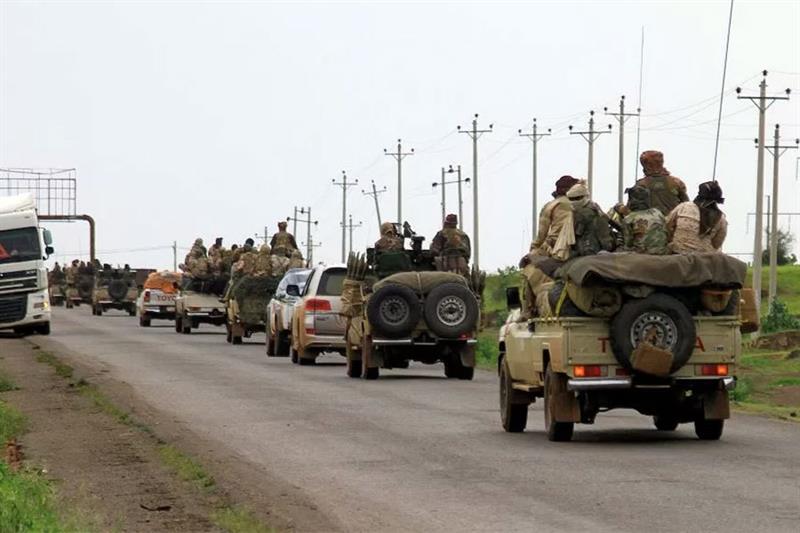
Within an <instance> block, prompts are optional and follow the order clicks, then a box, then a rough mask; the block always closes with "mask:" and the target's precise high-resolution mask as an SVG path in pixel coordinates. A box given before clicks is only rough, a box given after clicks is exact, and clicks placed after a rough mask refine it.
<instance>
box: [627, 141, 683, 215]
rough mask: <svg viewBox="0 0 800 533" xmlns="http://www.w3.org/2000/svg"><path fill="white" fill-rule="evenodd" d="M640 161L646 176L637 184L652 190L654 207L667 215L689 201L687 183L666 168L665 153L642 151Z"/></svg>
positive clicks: (651, 198) (651, 202)
mask: <svg viewBox="0 0 800 533" xmlns="http://www.w3.org/2000/svg"><path fill="white" fill-rule="evenodd" d="M639 162H640V163H641V164H642V171H643V172H644V177H643V178H641V179H640V180H638V181H637V182H636V185H638V186H640V187H645V188H646V189H648V190H649V191H650V204H651V205H652V207H655V208H656V209H658V210H659V211H661V213H662V214H663V215H664V216H667V215H669V213H670V211H672V210H673V209H675V207H676V206H677V205H678V204H679V203H681V202H688V201H689V196H687V194H686V185H685V184H684V183H683V181H681V179H680V178H678V177H675V176H672V175H671V174H670V173H669V170H667V169H666V168H664V154H662V153H661V152H657V151H655V150H648V151H646V152H642V155H641V156H639ZM628 207H630V205H629V206H628Z"/></svg>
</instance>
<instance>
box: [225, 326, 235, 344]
mask: <svg viewBox="0 0 800 533" xmlns="http://www.w3.org/2000/svg"><path fill="white" fill-rule="evenodd" d="M232 341H233V334H232V333H231V326H230V325H229V324H225V342H227V343H228V344H230V343H231V342H232Z"/></svg>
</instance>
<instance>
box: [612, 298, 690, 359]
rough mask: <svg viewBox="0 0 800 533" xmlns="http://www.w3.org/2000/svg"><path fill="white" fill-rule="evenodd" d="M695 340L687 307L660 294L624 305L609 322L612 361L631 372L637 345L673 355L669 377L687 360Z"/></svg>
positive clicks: (674, 299)
mask: <svg viewBox="0 0 800 533" xmlns="http://www.w3.org/2000/svg"><path fill="white" fill-rule="evenodd" d="M696 338H697V330H696V328H695V324H694V318H692V315H691V313H689V310H688V309H687V308H686V306H685V305H684V304H682V303H681V302H680V301H679V300H678V299H676V298H673V297H672V296H669V295H666V294H662V293H657V292H656V293H653V294H651V295H650V296H648V297H647V298H642V299H637V300H631V301H629V302H627V303H626V304H624V305H623V306H622V309H621V310H620V312H619V313H617V315H616V316H615V317H614V318H613V319H612V320H611V349H612V350H613V351H614V357H616V359H617V361H619V364H621V365H622V366H624V367H625V368H627V369H628V370H631V371H633V370H634V369H633V366H632V364H631V354H632V353H633V351H634V350H635V349H636V347H637V346H639V343H640V342H643V341H647V342H649V343H651V344H652V345H654V346H656V347H657V348H661V349H664V350H668V351H670V352H672V367H671V368H670V373H672V372H675V371H676V370H678V369H679V368H681V367H682V366H683V365H685V364H686V362H687V361H688V360H689V357H691V355H692V351H693V350H694V346H695V343H696Z"/></svg>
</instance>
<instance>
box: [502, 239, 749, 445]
mask: <svg viewBox="0 0 800 533" xmlns="http://www.w3.org/2000/svg"><path fill="white" fill-rule="evenodd" d="M613 255H617V254H613ZM717 255H718V256H721V255H722V254H717ZM653 257H654V256H653ZM672 257H677V256H672ZM595 259H596V258H581V259H579V260H577V261H583V262H584V263H585V262H586V261H592V260H595ZM693 259H696V258H693ZM693 259H692V260H693ZM577 261H576V262H577ZM600 261H601V262H603V261H606V262H607V263H608V264H611V263H612V262H614V261H623V262H624V261H627V259H625V258H619V257H617V258H610V259H608V260H605V259H601V260H600ZM667 261H684V259H680V258H678V259H669V260H667ZM714 261H720V258H715V259H714ZM726 261H728V266H730V267H731V268H729V269H728V275H727V276H725V277H724V279H713V277H712V278H711V279H706V278H702V276H701V278H702V279H697V276H696V275H695V274H693V275H692V279H690V280H687V281H685V282H682V281H681V280H680V279H679V278H680V275H681V272H686V271H687V270H682V269H680V268H676V269H669V268H667V271H669V270H671V274H668V275H671V276H672V278H671V279H672V281H671V282H669V283H671V284H672V286H664V285H660V284H658V281H659V280H658V279H656V280H650V279H648V278H647V276H648V274H650V273H647V272H646V271H642V272H646V273H643V274H641V277H642V278H643V279H634V280H630V285H626V281H625V280H624V279H621V276H616V277H615V276H614V275H613V274H609V271H610V270H613V269H608V270H603V268H600V269H599V271H600V274H599V275H598V273H597V272H596V271H595V272H593V275H591V276H587V277H586V278H581V276H580V274H579V275H577V276H574V278H576V279H569V277H570V273H571V272H573V271H574V269H571V270H568V271H567V274H566V276H567V278H568V282H573V283H574V282H577V283H580V282H582V281H586V280H593V281H594V282H597V281H598V279H600V278H603V282H604V283H608V284H609V286H610V287H612V290H618V289H619V290H621V291H622V292H623V293H625V291H626V290H627V292H628V293H632V294H635V296H625V297H624V298H623V300H622V303H621V305H620V308H619V310H618V311H617V312H616V313H614V314H613V316H608V317H594V316H586V315H584V316H557V315H554V316H549V317H539V318H525V316H524V315H523V314H521V313H520V312H519V311H518V309H519V307H520V301H519V291H518V289H516V288H511V289H509V291H508V294H507V296H508V304H509V308H510V309H512V312H511V314H510V316H509V320H508V321H507V322H506V324H505V325H504V326H503V328H502V329H501V338H500V344H499V352H500V356H499V359H498V373H499V376H500V380H499V384H500V414H501V422H502V425H503V428H504V429H505V430H506V431H508V432H520V431H523V430H524V429H525V428H526V426H527V421H528V406H529V405H530V404H531V403H533V402H534V401H536V399H537V398H543V399H544V419H545V420H544V426H545V431H546V433H547V436H548V438H549V439H550V440H553V441H568V440H570V439H571V438H572V436H573V430H574V425H575V424H576V423H583V424H591V423H593V422H594V420H595V417H596V416H597V414H598V413H600V412H605V411H607V410H609V409H614V408H630V409H635V410H637V411H638V412H640V413H642V414H644V415H647V416H652V417H653V421H654V425H655V427H656V429H658V430H661V431H672V430H675V429H676V428H677V427H678V425H679V424H680V423H685V422H692V423H693V424H694V429H695V433H696V434H697V436H698V438H700V439H703V440H717V439H719V438H720V437H721V435H722V432H723V427H724V422H725V419H727V418H729V416H730V410H729V396H728V393H729V391H730V390H732V389H733V388H734V387H735V385H736V365H737V363H738V361H739V357H740V355H741V332H740V326H741V325H742V321H741V319H740V312H739V309H740V307H741V304H742V301H741V300H740V294H743V295H744V294H748V295H749V294H750V293H749V292H747V291H745V290H743V291H742V292H741V293H740V292H739V290H736V289H737V287H739V288H740V287H741V284H742V282H743V281H744V273H745V271H746V266H745V265H744V264H743V263H742V264H737V263H740V262H738V261H737V260H735V259H733V258H728V259H726ZM734 262H735V263H734ZM573 266H574V265H573ZM580 266H581V265H579V267H580ZM582 266H583V267H584V269H583V271H582V272H583V273H585V272H587V271H591V270H592V268H591V266H590V267H589V268H586V267H587V265H585V264H584V265H582ZM606 266H607V265H606ZM616 266H618V265H616ZM667 266H668V265H667ZM689 266H690V267H691V268H689V270H693V269H695V267H697V265H689ZM579 270H580V268H579ZM622 270H623V271H625V275H630V270H626V269H625V268H623V269H622ZM708 270H709V271H710V272H715V271H716V272H718V271H719V270H720V269H719V268H717V269H716V270H715V269H714V268H711V269H708ZM651 272H652V271H651ZM698 275H699V274H698ZM622 277H624V276H622ZM665 279H666V278H665ZM704 280H705V281H707V282H714V284H715V286H717V287H719V285H724V286H726V287H728V288H729V289H731V290H729V291H728V292H729V293H730V295H729V298H730V299H731V300H730V302H729V303H727V304H725V305H724V306H723V307H724V309H716V310H714V311H711V310H709V309H704V308H703V307H702V304H700V303H698V302H700V301H701V300H700V298H697V299H692V298H687V295H691V294H692V293H697V294H699V293H701V292H702V290H703V289H702V288H701V287H702V286H703V283H699V282H702V281H704ZM646 281H650V282H651V283H654V285H652V286H648V285H643V284H642V283H643V282H646ZM681 285H683V286H681ZM626 288H628V289H626ZM663 357H667V359H666V361H667V363H666V366H664V364H663ZM655 361H659V362H658V363H657V364H655V365H654V366H653V365H652V364H653V362H655ZM648 364H650V365H651V366H650V367H648V366H647V365H648ZM658 367H661V368H658Z"/></svg>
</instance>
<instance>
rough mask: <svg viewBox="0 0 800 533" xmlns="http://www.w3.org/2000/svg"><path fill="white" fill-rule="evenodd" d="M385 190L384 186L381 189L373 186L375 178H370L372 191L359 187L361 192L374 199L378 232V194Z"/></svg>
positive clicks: (379, 212)
mask: <svg viewBox="0 0 800 533" xmlns="http://www.w3.org/2000/svg"><path fill="white" fill-rule="evenodd" d="M385 192H386V187H384V188H383V189H380V190H379V189H378V188H377V187H376V186H375V180H372V191H371V192H370V191H365V190H364V189H361V194H363V195H366V196H372V198H373V199H374V200H375V214H376V215H378V231H379V232H380V230H381V206H380V204H378V195H379V194H383V193H385Z"/></svg>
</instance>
